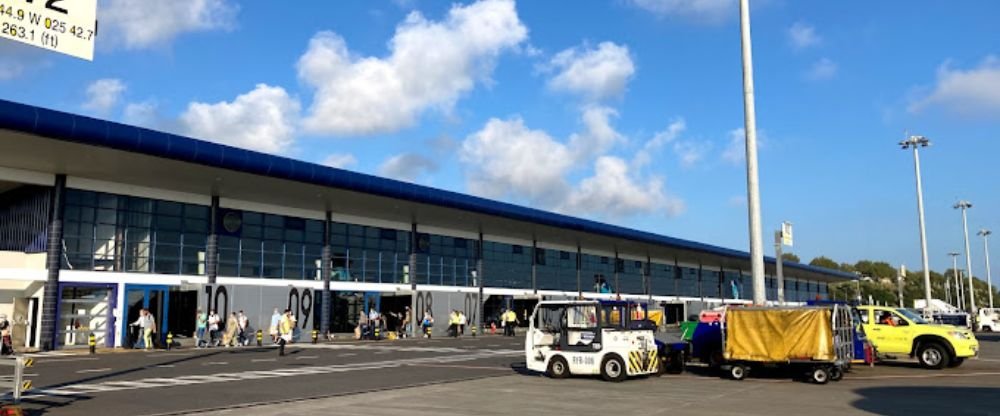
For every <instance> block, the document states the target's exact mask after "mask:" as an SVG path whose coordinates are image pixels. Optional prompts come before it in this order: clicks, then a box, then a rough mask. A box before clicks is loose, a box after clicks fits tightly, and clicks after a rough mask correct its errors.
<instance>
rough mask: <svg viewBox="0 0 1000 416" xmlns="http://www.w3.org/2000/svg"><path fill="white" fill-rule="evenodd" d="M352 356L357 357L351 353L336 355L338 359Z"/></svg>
mask: <svg viewBox="0 0 1000 416" xmlns="http://www.w3.org/2000/svg"><path fill="white" fill-rule="evenodd" d="M352 355H357V354H355V353H353V352H349V353H345V354H339V355H337V356H338V357H350V356H352Z"/></svg>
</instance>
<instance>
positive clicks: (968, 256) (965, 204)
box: [954, 199, 976, 315]
mask: <svg viewBox="0 0 1000 416" xmlns="http://www.w3.org/2000/svg"><path fill="white" fill-rule="evenodd" d="M954 208H955V209H960V210H962V229H963V230H964V231H965V270H966V271H967V272H968V273H969V313H971V314H973V315H975V314H976V288H975V287H974V286H972V253H970V252H969V221H968V216H967V215H966V211H968V209H969V208H972V203H971V202H969V201H966V200H964V199H963V200H961V201H958V202H956V203H955V206H954Z"/></svg>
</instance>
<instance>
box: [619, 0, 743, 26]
mask: <svg viewBox="0 0 1000 416" xmlns="http://www.w3.org/2000/svg"><path fill="white" fill-rule="evenodd" d="M628 1H629V3H632V4H633V5H635V6H637V7H639V8H641V9H643V10H646V11H649V12H652V13H655V14H657V15H659V16H661V17H679V18H687V19H692V20H697V21H704V22H720V21H723V20H726V19H727V18H729V17H735V16H736V15H737V14H736V5H737V2H736V0H628Z"/></svg>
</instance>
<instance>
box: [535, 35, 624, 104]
mask: <svg viewBox="0 0 1000 416" xmlns="http://www.w3.org/2000/svg"><path fill="white" fill-rule="evenodd" d="M548 68H549V69H550V70H554V71H558V73H557V74H556V75H555V76H554V77H552V79H550V80H549V87H550V88H552V89H553V90H556V91H565V92H569V93H573V94H579V95H581V96H583V97H584V98H586V99H588V100H593V101H601V100H605V99H608V98H613V97H620V96H621V95H622V94H624V92H625V87H626V85H627V84H628V81H629V79H631V78H632V75H633V74H635V64H634V63H633V62H632V57H631V56H630V55H629V51H628V47H626V46H619V45H616V44H614V43H612V42H601V43H600V44H599V45H597V48H596V49H594V48H590V47H589V46H587V45H584V46H582V47H576V48H570V49H567V50H564V51H562V52H559V53H558V54H556V56H554V57H553V58H552V60H551V61H550V62H549V64H548Z"/></svg>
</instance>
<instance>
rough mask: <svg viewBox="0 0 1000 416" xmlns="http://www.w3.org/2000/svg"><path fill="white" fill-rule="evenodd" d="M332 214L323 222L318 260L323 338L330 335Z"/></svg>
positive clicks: (320, 325)
mask: <svg viewBox="0 0 1000 416" xmlns="http://www.w3.org/2000/svg"><path fill="white" fill-rule="evenodd" d="M331 218H332V214H331V213H330V211H327V212H326V221H324V222H323V252H322V254H321V256H322V257H321V258H320V267H319V268H320V273H322V274H323V301H322V302H323V303H322V304H321V306H320V312H321V313H322V314H323V315H322V316H321V317H320V320H319V332H320V333H321V334H323V335H324V336H326V335H329V334H330V304H331V303H332V302H331V301H332V299H330V274H331V273H332V272H333V270H332V267H331V266H332V264H331V263H332V260H333V258H332V257H333V253H332V251H333V250H332V248H331V247H330V225H331Z"/></svg>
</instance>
